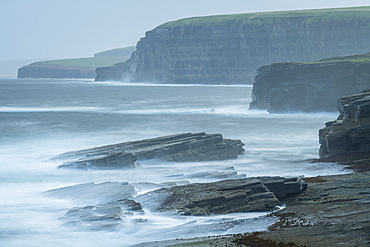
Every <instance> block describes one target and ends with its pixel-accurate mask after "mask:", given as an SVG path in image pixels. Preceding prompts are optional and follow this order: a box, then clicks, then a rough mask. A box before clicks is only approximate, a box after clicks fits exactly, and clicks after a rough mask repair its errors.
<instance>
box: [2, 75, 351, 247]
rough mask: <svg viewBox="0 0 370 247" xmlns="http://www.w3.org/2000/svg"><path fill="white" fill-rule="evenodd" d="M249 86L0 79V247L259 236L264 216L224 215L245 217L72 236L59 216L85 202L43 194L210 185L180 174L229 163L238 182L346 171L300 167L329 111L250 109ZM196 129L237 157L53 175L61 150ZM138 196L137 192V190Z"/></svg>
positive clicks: (154, 221) (151, 223) (168, 220)
mask: <svg viewBox="0 0 370 247" xmlns="http://www.w3.org/2000/svg"><path fill="white" fill-rule="evenodd" d="M251 89H252V88H251V87H250V86H207V85H158V84H145V83H143V84H130V83H114V82H107V83H96V82H92V81H83V80H50V79H44V80H36V79H24V80H17V79H0V183H1V184H0V188H1V189H0V198H1V200H0V214H1V217H0V245H1V246H60V245H61V244H62V245H64V244H65V241H66V239H68V246H128V245H130V244H135V243H138V242H142V241H153V240H160V239H168V238H182V237H189V236H197V235H199V234H209V235H211V234H222V233H231V232H241V231H251V230H253V229H255V230H257V229H261V228H262V229H263V228H264V227H266V225H268V224H269V223H270V221H271V219H267V218H264V217H262V218H254V217H256V216H260V215H263V214H257V215H256V214H242V215H240V214H238V215H232V216H227V217H230V219H229V220H231V219H245V218H248V217H252V219H250V220H246V221H245V223H243V224H241V225H238V226H237V227H234V228H230V229H224V230H223V231H220V230H218V228H217V227H216V226H217V225H219V224H213V223H214V222H213V223H212V224H210V223H209V222H208V223H205V222H207V221H209V220H213V221H216V222H217V218H211V217H208V218H199V217H198V218H197V217H187V218H181V217H180V218H176V217H175V218H174V217H167V216H163V215H158V214H154V213H152V212H146V215H145V219H146V220H147V221H145V223H143V222H141V223H132V222H126V223H125V224H124V227H122V228H121V229H119V230H117V231H113V232H109V231H107V232H106V231H104V232H99V234H96V233H94V232H93V231H90V230H84V229H80V230H77V231H76V229H71V228H69V227H66V226H62V224H63V222H62V221H61V220H59V218H60V217H62V216H63V215H64V214H65V213H66V212H67V211H68V209H70V208H71V207H75V206H84V205H86V204H84V202H82V201H73V200H67V199H66V200H63V199H57V198H51V197H46V196H44V195H43V194H42V192H43V191H46V190H50V189H54V188H59V187H64V186H69V185H75V184H80V183H88V182H106V181H112V182H115V181H118V182H129V183H139V182H153V183H161V182H176V181H179V180H185V179H186V180H187V181H189V182H209V181H214V180H215V179H210V178H208V179H204V178H197V177H189V176H188V175H190V174H193V173H197V172H204V171H219V170H223V169H225V168H228V167H231V166H232V167H234V169H235V170H236V171H237V172H238V174H246V176H261V175H272V176H276V175H281V176H300V175H304V176H316V175H326V174H336V173H343V172H344V171H343V170H342V168H341V167H340V166H337V165H332V164H314V163H310V162H307V161H306V160H307V159H311V158H317V156H318V148H319V144H318V129H319V128H322V127H323V126H324V123H325V122H327V121H330V120H333V119H335V118H336V116H337V114H336V113H316V114H303V113H296V114H268V113H267V112H265V111H248V106H249V102H250V101H251V98H250V93H251ZM203 131H204V132H206V133H221V134H223V136H224V137H225V138H230V139H241V140H242V141H243V142H244V143H245V150H246V152H245V154H244V155H242V156H240V157H239V159H237V160H230V161H222V162H221V161H220V162H197V163H164V162H155V161H145V162H142V166H141V167H140V168H137V169H132V170H122V171H75V170H62V169H61V170H58V169H57V168H56V167H57V166H58V165H60V163H59V162H58V161H55V160H54V161H53V160H50V158H52V157H53V156H55V155H57V154H60V153H62V152H66V151H72V150H77V149H82V148H90V147H95V146H101V145H106V144H113V143H118V142H125V141H132V140H140V139H146V138H152V137H157V136H162V135H169V134H176V133H183V132H203ZM179 174H180V175H181V176H179ZM174 175H177V176H174ZM136 189H137V192H138V193H139V194H140V193H143V192H145V191H140V188H139V187H137V188H136ZM96 196H97V197H99V194H97V195H96ZM225 217H226V216H225ZM225 217H223V218H225ZM224 220H226V221H228V220H227V219H224Z"/></svg>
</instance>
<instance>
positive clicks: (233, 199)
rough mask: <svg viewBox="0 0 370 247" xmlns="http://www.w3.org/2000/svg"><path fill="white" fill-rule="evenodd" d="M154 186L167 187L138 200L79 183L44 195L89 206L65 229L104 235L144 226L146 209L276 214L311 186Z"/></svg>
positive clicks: (261, 181)
mask: <svg viewBox="0 0 370 247" xmlns="http://www.w3.org/2000/svg"><path fill="white" fill-rule="evenodd" d="M135 186H139V187H140V186H143V184H138V185H135ZM144 186H146V185H144ZM156 187H163V188H160V189H156V190H153V191H150V192H147V193H145V194H142V195H139V196H137V197H135V191H134V190H133V186H132V185H131V184H128V183H112V182H107V183H101V184H94V183H88V184H80V185H75V186H70V187H65V188H60V189H54V190H50V191H47V192H45V194H46V195H48V196H53V197H56V198H62V199H70V200H73V201H77V202H79V203H89V204H90V205H88V206H84V207H75V208H72V209H70V210H68V212H67V213H66V214H65V215H64V216H63V217H62V218H61V220H63V221H64V222H65V224H66V225H69V226H76V227H85V228H89V229H92V230H105V229H112V228H116V227H119V226H120V225H121V224H122V223H124V222H129V221H134V222H145V221H147V219H146V217H145V210H150V211H152V212H161V213H164V214H167V215H168V214H170V215H172V214H175V215H177V214H180V215H193V216H200V215H221V214H229V213H241V212H255V211H258V212H264V211H272V210H274V209H275V208H276V207H277V206H280V205H281V204H282V203H281V201H280V200H282V199H285V198H289V197H291V196H293V195H296V194H299V193H301V192H303V191H305V190H306V189H307V184H306V183H305V182H304V181H302V180H301V179H300V178H284V177H257V178H245V179H231V180H223V181H218V182H213V183H195V184H186V185H176V183H167V184H159V185H157V186H156ZM239 223H241V222H239ZM215 224H216V223H215ZM229 224H230V227H231V226H232V225H234V224H238V223H237V222H236V223H232V222H229ZM198 227H199V226H198Z"/></svg>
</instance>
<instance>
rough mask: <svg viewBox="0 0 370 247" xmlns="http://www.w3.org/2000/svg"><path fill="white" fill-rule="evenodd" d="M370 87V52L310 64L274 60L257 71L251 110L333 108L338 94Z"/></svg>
mask: <svg viewBox="0 0 370 247" xmlns="http://www.w3.org/2000/svg"><path fill="white" fill-rule="evenodd" d="M369 49H370V48H369ZM369 87H370V53H367V54H364V55H357V56H348V57H336V58H332V59H325V60H322V61H319V62H313V63H277V64H272V65H269V66H263V67H261V68H260V69H259V70H258V75H257V76H256V78H255V83H254V84H253V90H252V102H251V104H250V109H262V110H265V109H267V110H268V111H269V112H289V111H303V112H317V111H336V110H337V100H338V99H339V98H340V97H342V96H345V95H348V94H355V93H360V92H361V91H362V90H364V89H366V88H369Z"/></svg>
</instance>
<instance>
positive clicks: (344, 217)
mask: <svg viewBox="0 0 370 247" xmlns="http://www.w3.org/2000/svg"><path fill="white" fill-rule="evenodd" d="M369 176H370V171H368V170H367V171H363V170H361V172H359V171H358V170H355V169H354V172H353V173H349V174H342V175H326V176H317V177H308V178H304V179H303V180H305V181H306V182H307V183H308V188H307V190H306V191H305V192H302V193H301V194H299V195H297V196H294V197H290V198H287V199H284V200H281V201H282V203H285V204H286V208H284V209H282V210H280V211H278V212H274V213H271V214H270V216H273V217H278V219H279V220H278V221H277V222H276V223H275V224H273V225H271V226H270V227H269V230H268V231H264V232H255V233H245V234H233V235H221V236H206V237H199V238H191V239H175V240H166V241H156V242H150V243H141V244H136V245H133V246H132V247H154V246H156V247H161V246H184V247H185V246H248V244H249V245H250V244H254V245H253V246H257V247H258V246H264V247H265V246H334V245H335V246H369V245H370V236H369V235H368V233H369V231H370V182H369Z"/></svg>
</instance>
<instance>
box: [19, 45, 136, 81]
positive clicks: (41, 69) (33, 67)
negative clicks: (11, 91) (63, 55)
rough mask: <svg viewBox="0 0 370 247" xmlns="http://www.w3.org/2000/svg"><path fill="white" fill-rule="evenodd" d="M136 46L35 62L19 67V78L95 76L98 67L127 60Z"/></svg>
mask: <svg viewBox="0 0 370 247" xmlns="http://www.w3.org/2000/svg"><path fill="white" fill-rule="evenodd" d="M133 49H134V47H125V48H118V49H113V50H108V51H103V52H99V53H96V54H95V55H94V57H85V58H72V59H59V60H48V61H40V62H34V63H31V64H29V65H25V66H23V67H21V68H19V69H18V78H95V77H96V73H95V70H96V68H97V67H101V66H110V65H113V64H116V63H118V62H122V61H126V60H127V59H128V58H129V57H130V54H131V52H132V51H133Z"/></svg>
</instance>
